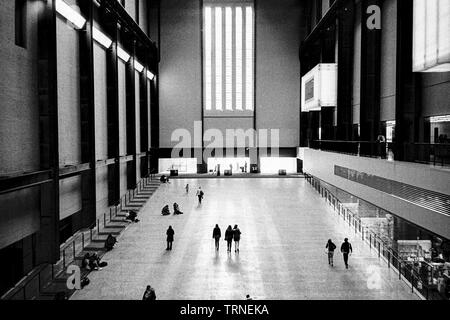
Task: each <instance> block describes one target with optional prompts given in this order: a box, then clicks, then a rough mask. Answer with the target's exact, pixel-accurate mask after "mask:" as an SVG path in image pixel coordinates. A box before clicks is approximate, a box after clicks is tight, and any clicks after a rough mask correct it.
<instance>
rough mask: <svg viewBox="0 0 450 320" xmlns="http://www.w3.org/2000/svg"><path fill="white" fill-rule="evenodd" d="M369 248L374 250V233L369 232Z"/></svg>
mask: <svg viewBox="0 0 450 320" xmlns="http://www.w3.org/2000/svg"><path fill="white" fill-rule="evenodd" d="M369 247H370V249H372V233H371V232H369Z"/></svg>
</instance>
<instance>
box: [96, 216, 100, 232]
mask: <svg viewBox="0 0 450 320" xmlns="http://www.w3.org/2000/svg"><path fill="white" fill-rule="evenodd" d="M99 233H100V219H97V235H99Z"/></svg>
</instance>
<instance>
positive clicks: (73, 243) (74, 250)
mask: <svg viewBox="0 0 450 320" xmlns="http://www.w3.org/2000/svg"><path fill="white" fill-rule="evenodd" d="M72 249H73V261H75V254H76V248H75V240H73V242H72Z"/></svg>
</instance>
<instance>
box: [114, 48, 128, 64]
mask: <svg viewBox="0 0 450 320" xmlns="http://www.w3.org/2000/svg"><path fill="white" fill-rule="evenodd" d="M117 56H118V57H119V58H120V59H121V60H123V61H124V62H125V63H127V62H128V61H130V58H131V56H130V55H129V54H128V53H127V52H126V51H125V50H123V49H122V48H121V47H117Z"/></svg>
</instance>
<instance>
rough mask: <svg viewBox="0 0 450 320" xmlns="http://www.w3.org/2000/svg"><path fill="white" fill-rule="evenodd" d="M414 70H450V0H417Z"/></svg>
mask: <svg viewBox="0 0 450 320" xmlns="http://www.w3.org/2000/svg"><path fill="white" fill-rule="evenodd" d="M413 10H414V23H413V25H414V27H413V37H414V44H413V71H414V72H449V71H450V6H449V2H448V0H414V9H413Z"/></svg>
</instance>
